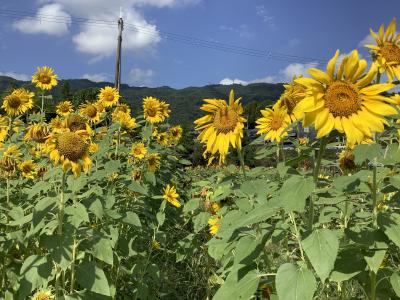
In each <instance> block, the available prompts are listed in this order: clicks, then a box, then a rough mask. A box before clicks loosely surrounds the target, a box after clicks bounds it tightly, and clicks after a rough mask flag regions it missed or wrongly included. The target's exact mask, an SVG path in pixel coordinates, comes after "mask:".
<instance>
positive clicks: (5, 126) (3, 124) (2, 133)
mask: <svg viewBox="0 0 400 300" xmlns="http://www.w3.org/2000/svg"><path fill="white" fill-rule="evenodd" d="M9 128H10V127H9V119H8V118H7V117H5V116H1V115H0V143H2V142H4V141H5V140H6V137H7V134H8V131H9Z"/></svg>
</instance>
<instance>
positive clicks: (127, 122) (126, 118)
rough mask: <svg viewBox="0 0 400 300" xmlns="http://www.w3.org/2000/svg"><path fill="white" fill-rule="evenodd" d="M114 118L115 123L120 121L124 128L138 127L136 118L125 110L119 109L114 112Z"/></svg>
mask: <svg viewBox="0 0 400 300" xmlns="http://www.w3.org/2000/svg"><path fill="white" fill-rule="evenodd" d="M112 120H113V122H115V123H120V125H121V127H122V128H126V129H133V128H135V127H136V119H135V118H132V117H131V116H130V115H129V114H127V113H125V112H123V111H117V112H116V113H115V112H114V113H113V114H112Z"/></svg>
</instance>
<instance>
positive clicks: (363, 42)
mask: <svg viewBox="0 0 400 300" xmlns="http://www.w3.org/2000/svg"><path fill="white" fill-rule="evenodd" d="M374 44H376V41H375V39H374V38H373V37H372V36H371V35H370V34H368V35H367V36H365V38H363V39H362V40H361V41H360V42H359V43H358V48H364V46H365V45H374Z"/></svg>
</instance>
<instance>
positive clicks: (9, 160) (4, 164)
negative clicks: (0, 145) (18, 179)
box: [0, 145, 22, 176]
mask: <svg viewBox="0 0 400 300" xmlns="http://www.w3.org/2000/svg"><path fill="white" fill-rule="evenodd" d="M21 155H22V154H21V152H20V151H19V149H18V147H17V146H16V145H9V146H8V147H7V149H6V150H5V151H4V153H3V156H2V157H1V158H0V169H1V174H2V175H6V176H11V175H13V174H14V173H15V170H16V168H17V164H18V161H19V160H20V157H21Z"/></svg>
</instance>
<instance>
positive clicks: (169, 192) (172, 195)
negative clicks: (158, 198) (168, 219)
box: [163, 184, 181, 207]
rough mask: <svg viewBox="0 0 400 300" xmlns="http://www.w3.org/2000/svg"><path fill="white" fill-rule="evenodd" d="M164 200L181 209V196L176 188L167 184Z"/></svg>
mask: <svg viewBox="0 0 400 300" xmlns="http://www.w3.org/2000/svg"><path fill="white" fill-rule="evenodd" d="M163 198H164V199H165V200H166V201H168V202H169V203H171V204H172V205H173V206H175V207H181V203H180V202H179V201H178V199H179V195H178V193H177V192H176V188H175V187H174V186H170V185H169V184H167V186H166V187H165V188H164V195H163Z"/></svg>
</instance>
